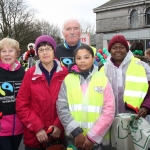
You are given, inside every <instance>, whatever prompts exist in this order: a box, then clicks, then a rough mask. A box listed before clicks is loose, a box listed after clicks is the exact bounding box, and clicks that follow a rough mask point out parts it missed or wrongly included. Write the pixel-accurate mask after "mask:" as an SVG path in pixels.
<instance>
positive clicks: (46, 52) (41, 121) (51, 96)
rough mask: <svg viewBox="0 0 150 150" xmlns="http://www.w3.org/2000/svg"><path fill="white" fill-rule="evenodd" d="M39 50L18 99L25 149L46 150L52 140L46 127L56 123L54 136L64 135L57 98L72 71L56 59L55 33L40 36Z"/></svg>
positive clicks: (36, 45)
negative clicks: (49, 140) (65, 78)
mask: <svg viewBox="0 0 150 150" xmlns="http://www.w3.org/2000/svg"><path fill="white" fill-rule="evenodd" d="M35 50H36V53H37V55H38V56H39V60H38V61H37V63H36V65H35V66H34V67H32V68H30V69H29V70H28V71H27V72H26V74H25V77H24V80H23V82H22V85H21V88H20V91H19V92H18V95H17V102H16V110H17V114H18V117H19V119H20V121H21V122H22V123H23V125H24V144H25V150H44V149H45V146H46V145H45V143H46V142H47V141H48V136H47V134H46V131H47V130H48V129H49V128H50V127H53V133H52V136H53V137H55V138H58V137H59V138H63V126H62V125H61V123H60V121H59V119H58V116H57V112H56V100H57V97H58V92H59V89H60V85H61V83H62V81H63V79H64V77H65V76H66V75H67V74H68V71H67V69H66V68H64V67H62V66H61V65H60V63H59V61H57V60H55V59H54V58H55V50H56V42H55V40H54V39H53V38H52V37H50V36H47V35H42V36H40V37H38V38H37V39H36V41H35Z"/></svg>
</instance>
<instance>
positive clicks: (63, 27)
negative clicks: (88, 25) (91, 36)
mask: <svg viewBox="0 0 150 150" xmlns="http://www.w3.org/2000/svg"><path fill="white" fill-rule="evenodd" d="M70 21H77V22H78V24H79V28H80V30H82V28H81V24H80V22H79V21H78V20H77V19H75V18H69V19H67V20H65V21H64V23H63V25H62V31H64V29H65V24H66V23H68V22H70Z"/></svg>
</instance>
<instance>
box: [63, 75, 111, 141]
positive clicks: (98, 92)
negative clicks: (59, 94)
mask: <svg viewBox="0 0 150 150" xmlns="http://www.w3.org/2000/svg"><path fill="white" fill-rule="evenodd" d="M107 81H108V79H107V77H106V76H105V75H104V74H101V73H100V72H96V73H95V74H94V75H93V76H92V78H91V81H90V83H89V86H88V88H87V91H86V94H85V95H83V94H82V89H81V86H80V79H79V76H78V75H75V74H69V75H67V77H66V78H65V84H66V90H67V97H68V104H69V109H70V112H71V114H72V116H73V117H74V119H75V120H76V121H77V122H78V123H79V125H80V127H81V128H82V129H83V131H84V135H86V134H87V132H88V131H89V130H90V128H91V127H92V125H93V123H94V122H95V121H96V120H97V118H98V117H99V116H100V115H101V111H102V107H103V103H104V98H103V90H104V89H105V87H106V84H107ZM105 137H106V138H104V141H107V140H108V139H109V138H110V136H109V132H108V133H107V134H106V136H105ZM107 143H108V142H107Z"/></svg>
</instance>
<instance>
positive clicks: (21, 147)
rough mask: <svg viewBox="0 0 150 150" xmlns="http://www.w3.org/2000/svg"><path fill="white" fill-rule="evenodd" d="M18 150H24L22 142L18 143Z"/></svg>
mask: <svg viewBox="0 0 150 150" xmlns="http://www.w3.org/2000/svg"><path fill="white" fill-rule="evenodd" d="M18 150H24V144H23V140H22V141H21V143H20V147H19V149H18Z"/></svg>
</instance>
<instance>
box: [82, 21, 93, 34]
mask: <svg viewBox="0 0 150 150" xmlns="http://www.w3.org/2000/svg"><path fill="white" fill-rule="evenodd" d="M80 24H81V28H82V33H84V34H88V33H89V34H91V35H94V34H95V25H93V24H91V23H90V22H87V21H84V20H83V19H82V20H81V21H80Z"/></svg>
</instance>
